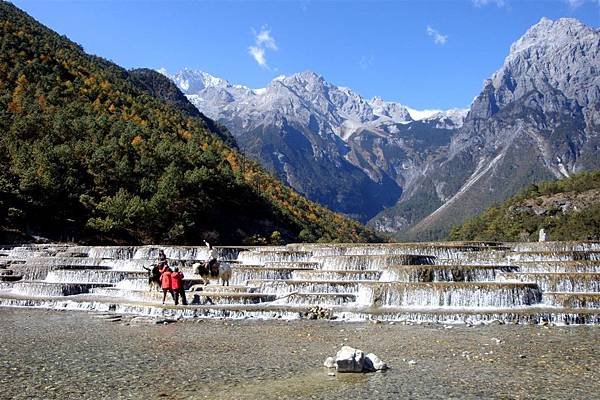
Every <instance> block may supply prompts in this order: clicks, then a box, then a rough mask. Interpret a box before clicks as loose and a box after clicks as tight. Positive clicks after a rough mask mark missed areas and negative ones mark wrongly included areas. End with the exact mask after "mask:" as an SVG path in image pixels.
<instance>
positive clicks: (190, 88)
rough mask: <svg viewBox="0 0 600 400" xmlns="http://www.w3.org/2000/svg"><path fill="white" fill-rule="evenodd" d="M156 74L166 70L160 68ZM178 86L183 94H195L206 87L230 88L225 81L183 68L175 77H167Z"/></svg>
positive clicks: (205, 73) (163, 72)
mask: <svg viewBox="0 0 600 400" xmlns="http://www.w3.org/2000/svg"><path fill="white" fill-rule="evenodd" d="M158 72H160V73H162V74H163V75H164V74H166V70H165V69H164V68H161V69H160V70H158ZM166 75H167V76H169V77H170V78H171V79H172V80H173V81H174V82H175V83H176V84H177V86H179V88H180V89H181V91H183V93H185V94H197V93H198V92H200V91H201V90H203V89H206V88H208V87H230V86H231V85H230V83H229V82H227V81H226V80H225V79H221V78H217V77H216V76H213V75H211V74H209V73H207V72H204V71H200V70H194V69H188V68H184V69H182V70H181V71H179V72H177V73H176V74H175V75H172V76H170V75H168V74H166Z"/></svg>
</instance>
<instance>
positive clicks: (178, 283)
mask: <svg viewBox="0 0 600 400" xmlns="http://www.w3.org/2000/svg"><path fill="white" fill-rule="evenodd" d="M171 288H172V289H173V293H174V294H175V305H178V304H179V296H181V304H183V305H184V306H187V299H186V298H185V290H184V288H183V272H181V271H179V268H177V267H175V270H174V271H173V272H172V273H171Z"/></svg>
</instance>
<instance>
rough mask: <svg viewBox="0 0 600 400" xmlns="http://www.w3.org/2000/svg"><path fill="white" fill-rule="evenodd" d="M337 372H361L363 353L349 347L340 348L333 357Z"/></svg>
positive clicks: (363, 361) (363, 362)
mask: <svg viewBox="0 0 600 400" xmlns="http://www.w3.org/2000/svg"><path fill="white" fill-rule="evenodd" d="M335 363H336V365H337V371H338V372H362V370H363V368H364V366H365V353H363V352H362V350H358V349H355V348H353V347H350V346H342V349H341V350H340V351H338V352H337V354H336V355H335Z"/></svg>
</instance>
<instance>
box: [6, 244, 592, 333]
mask: <svg viewBox="0 0 600 400" xmlns="http://www.w3.org/2000/svg"><path fill="white" fill-rule="evenodd" d="M159 249H162V250H164V251H165V253H166V255H167V257H168V259H169V262H170V264H171V265H172V266H179V267H180V269H181V270H182V271H183V272H184V274H185V276H186V278H185V280H184V286H185V287H186V289H188V292H187V297H188V300H189V301H190V302H191V304H190V305H188V306H174V305H172V304H171V305H162V304H161V300H162V293H159V292H157V291H149V289H148V279H147V273H146V271H145V270H144V269H143V268H142V267H143V266H146V267H150V266H151V265H152V263H153V262H155V260H156V258H157V256H158V250H159ZM218 250H219V258H220V260H221V262H223V263H229V264H230V265H231V268H232V280H231V286H221V285H220V284H219V283H218V282H216V281H213V282H209V283H208V284H205V282H203V280H202V278H201V277H199V276H195V275H194V274H193V268H192V264H193V263H194V262H199V261H202V260H204V259H206V257H207V252H206V248H205V247H165V246H143V247H83V246H72V245H63V244H44V245H25V246H18V247H6V246H5V247H4V248H3V249H2V250H0V305H1V306H14V307H24V306H31V307H42V308H51V309H72V310H95V311H103V312H109V311H112V312H116V313H129V314H139V315H154V316H165V317H184V318H192V317H229V318H286V319H291V318H298V317H305V318H306V317H308V318H317V317H322V316H324V315H325V316H326V317H327V318H334V319H339V320H386V321H429V322H465V323H475V322H482V321H483V322H486V321H494V320H500V321H504V322H516V323H546V322H552V323H560V324H595V323H599V322H600V243H592V242H579V243H574V242H573V243H562V242H561V243H558V242H556V243H552V242H542V243H516V244H515V243H512V244H501V243H420V244H379V245H374V244H369V245H361V244H346V245H333V244H291V245H287V246H269V247H221V248H218ZM315 310H320V311H321V313H315Z"/></svg>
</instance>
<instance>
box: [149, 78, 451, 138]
mask: <svg viewBox="0 0 600 400" xmlns="http://www.w3.org/2000/svg"><path fill="white" fill-rule="evenodd" d="M159 72H162V73H163V74H166V71H164V70H163V71H159ZM167 76H169V75H168V74H167ZM170 78H171V79H172V80H173V81H174V82H175V83H176V84H177V86H178V87H179V88H180V89H181V90H182V91H183V92H184V94H186V95H187V97H188V98H189V100H190V101H191V102H192V103H193V104H194V105H195V106H196V107H198V109H200V111H202V112H203V113H205V114H206V115H208V116H209V117H210V118H213V119H217V120H219V119H230V118H232V117H234V116H235V117H236V119H238V120H239V121H243V126H244V129H248V128H250V127H251V125H256V124H262V123H265V122H266V121H269V120H273V119H277V118H281V117H284V116H285V118H286V119H292V120H297V121H299V122H303V123H306V124H308V123H309V122H310V119H311V118H316V120H317V121H318V123H319V125H320V126H321V127H322V128H323V130H324V131H327V130H329V131H331V132H333V133H334V134H336V135H337V136H338V137H340V138H342V139H343V140H345V141H346V140H348V139H349V138H350V137H351V136H352V135H353V134H354V133H355V132H358V131H360V130H361V129H370V130H381V131H387V132H394V131H396V130H397V129H395V128H393V125H394V124H408V123H410V122H413V121H416V120H423V119H428V118H435V116H436V115H438V116H439V118H440V119H442V118H443V119H444V120H445V121H446V120H447V121H446V122H439V123H438V124H440V126H442V125H444V126H446V125H447V126H450V125H452V126H453V127H458V126H460V125H461V122H460V121H459V120H460V118H461V115H462V114H457V113H456V112H455V110H448V111H442V110H415V109H412V108H409V107H406V106H404V105H402V104H400V103H396V102H388V101H384V100H383V99H382V98H380V97H374V98H373V99H371V100H366V99H364V98H363V97H362V96H360V95H359V94H358V93H356V92H354V91H353V90H352V89H350V88H347V87H342V86H336V85H334V84H331V83H329V82H327V81H326V80H325V79H324V78H323V77H322V76H320V75H318V74H316V73H314V72H312V71H304V72H300V73H297V74H293V75H290V76H284V75H281V76H278V77H276V78H274V79H273V80H272V81H271V82H270V83H269V84H268V85H267V86H266V87H264V88H257V89H251V88H249V87H247V86H243V85H232V84H230V83H229V82H228V81H226V80H224V79H221V78H218V77H215V76H213V75H210V74H208V73H206V72H203V71H195V70H189V69H184V70H182V71H179V72H178V73H176V74H175V75H172V76H170Z"/></svg>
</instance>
